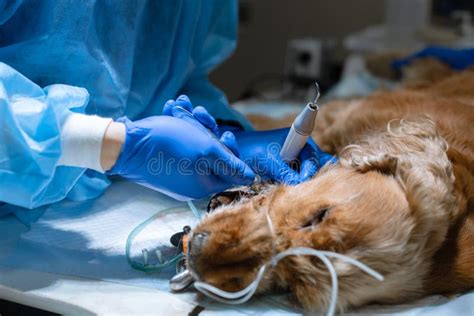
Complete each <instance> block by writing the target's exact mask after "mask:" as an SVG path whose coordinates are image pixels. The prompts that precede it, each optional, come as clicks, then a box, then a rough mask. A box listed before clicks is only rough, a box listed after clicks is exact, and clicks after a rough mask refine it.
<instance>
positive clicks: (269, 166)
mask: <svg viewBox="0 0 474 316" xmlns="http://www.w3.org/2000/svg"><path fill="white" fill-rule="evenodd" d="M288 131H289V128H281V129H275V130H269V131H240V132H234V134H235V137H236V139H237V145H238V148H239V151H240V159H242V160H243V161H245V162H246V163H247V164H248V165H249V166H251V167H252V169H253V170H254V171H255V173H257V174H258V175H260V176H262V177H263V178H264V179H270V180H276V181H278V182H283V183H286V184H290V185H294V184H298V183H301V182H304V181H306V180H309V179H310V178H311V177H312V176H313V175H314V174H316V172H318V170H319V169H320V168H321V167H322V166H324V165H325V164H326V163H327V162H328V161H334V157H333V156H331V155H329V154H327V153H325V152H324V151H322V150H321V149H320V148H319V147H318V145H317V144H316V143H315V142H314V141H313V139H311V138H308V142H307V143H306V145H305V146H304V147H303V149H302V150H301V152H300V154H299V155H298V158H297V159H296V160H297V161H298V162H299V166H300V168H299V171H296V170H294V169H292V168H291V167H290V166H289V165H288V164H286V163H285V162H284V161H283V160H282V158H281V157H280V151H281V148H282V147H283V143H284V142H285V139H286V136H287V135H288Z"/></svg>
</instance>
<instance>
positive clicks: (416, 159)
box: [340, 118, 456, 244]
mask: <svg viewBox="0 0 474 316" xmlns="http://www.w3.org/2000/svg"><path fill="white" fill-rule="evenodd" d="M394 123H397V124H396V126H394V125H395V124H394ZM447 148H448V146H447V142H446V141H445V140H444V139H443V138H442V137H441V135H439V133H438V130H437V128H436V125H435V123H434V122H433V121H431V120H429V119H426V118H423V119H418V120H416V121H404V120H401V121H397V122H391V123H389V125H388V128H387V131H386V132H383V133H380V134H376V135H372V136H369V137H368V138H366V139H365V140H364V141H363V142H361V143H360V144H356V145H350V146H348V147H347V148H345V149H344V150H343V152H342V153H341V159H340V162H341V164H342V165H343V166H345V167H348V168H354V169H356V170H358V171H360V172H368V171H374V170H375V171H379V172H383V173H386V174H388V175H390V176H393V177H394V178H395V179H397V181H398V183H399V184H400V186H401V187H402V189H403V190H404V192H405V194H406V198H407V201H408V203H409V205H410V210H411V212H412V214H413V215H414V216H415V217H416V218H417V221H416V222H417V225H419V227H418V228H419V230H417V231H418V232H419V233H422V234H432V233H433V232H436V233H433V234H432V235H433V238H434V239H437V240H433V243H434V244H440V243H441V242H442V240H444V237H445V234H446V230H447V223H448V222H449V220H450V216H451V215H452V214H453V213H454V210H455V206H456V199H455V195H454V192H453V191H454V175H453V171H452V165H451V162H450V161H449V159H448V157H447V154H446V151H447Z"/></svg>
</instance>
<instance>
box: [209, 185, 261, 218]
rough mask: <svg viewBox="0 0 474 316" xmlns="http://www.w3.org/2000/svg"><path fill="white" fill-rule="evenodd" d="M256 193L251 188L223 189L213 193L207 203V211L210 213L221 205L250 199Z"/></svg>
mask: <svg viewBox="0 0 474 316" xmlns="http://www.w3.org/2000/svg"><path fill="white" fill-rule="evenodd" d="M256 195H258V192H256V191H254V190H251V189H249V190H232V191H224V192H221V193H217V194H214V195H213V196H212V197H211V199H210V200H209V203H208V204H207V212H208V213H211V212H213V211H214V210H215V209H217V208H219V207H221V206H224V205H229V204H231V203H235V202H238V201H242V200H244V199H250V198H252V197H254V196H256Z"/></svg>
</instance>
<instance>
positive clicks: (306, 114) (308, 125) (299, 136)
mask: <svg viewBox="0 0 474 316" xmlns="http://www.w3.org/2000/svg"><path fill="white" fill-rule="evenodd" d="M315 84H316V97H315V98H314V100H313V102H309V103H308V104H306V106H305V107H304V109H303V111H301V113H300V114H299V115H298V116H297V117H296V118H295V120H294V121H293V124H292V125H291V128H290V131H289V132H288V136H286V140H285V143H284V144H283V148H282V149H281V151H280V156H281V158H282V159H283V160H284V161H286V162H291V161H293V160H295V159H296V157H298V154H299V153H300V151H301V149H303V147H304V145H305V144H306V140H307V139H308V137H309V136H310V135H311V133H312V132H313V129H314V122H315V121H316V115H317V114H318V111H319V106H318V104H317V103H316V102H318V99H319V95H320V93H319V85H318V83H317V82H315Z"/></svg>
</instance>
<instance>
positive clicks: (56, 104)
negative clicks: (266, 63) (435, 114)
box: [0, 0, 239, 215]
mask: <svg viewBox="0 0 474 316" xmlns="http://www.w3.org/2000/svg"><path fill="white" fill-rule="evenodd" d="M236 27H237V4H236V1H233V0H230V1H229V0H153V1H143V0H135V1H134V0H121V1H115V0H110V1H107V0H103V1H94V0H84V1H77V0H41V1H37V0H23V1H22V0H20V1H12V0H6V1H4V0H0V126H1V127H0V201H3V202H6V203H8V204H10V205H16V206H20V207H24V208H35V207H39V206H42V205H45V204H50V203H54V202H56V201H59V200H62V199H64V198H66V197H67V198H70V199H74V200H82V199H87V198H92V197H95V196H97V195H99V194H100V193H101V192H102V191H103V190H104V189H105V188H106V187H107V185H108V184H109V182H108V180H107V179H106V177H105V176H104V175H102V174H99V173H97V172H94V171H91V170H84V169H81V168H73V167H64V166H59V167H58V166H57V162H58V159H59V157H60V155H61V146H60V138H59V133H60V127H61V124H62V123H63V122H64V120H65V118H66V117H67V115H69V114H70V113H71V112H79V113H87V114H97V115H100V116H104V117H112V118H117V117H119V116H123V115H126V116H128V117H129V118H131V119H138V118H142V117H146V116H150V115H157V114H160V113H161V110H162V106H163V104H164V103H165V102H166V100H168V99H172V98H175V97H176V96H177V95H179V94H187V95H188V96H190V98H191V100H192V101H193V104H195V105H202V106H205V107H206V108H207V109H209V111H210V112H211V113H212V114H213V115H215V116H217V117H221V118H224V119H236V118H237V119H239V117H238V115H237V114H236V113H235V112H234V111H232V110H231V109H230V108H229V107H228V106H227V100H226V98H225V96H224V94H223V93H222V92H221V91H219V90H218V89H217V88H216V87H214V86H213V85H212V84H211V83H210V82H209V80H208V77H207V75H208V73H209V71H210V70H212V69H213V68H214V67H215V66H216V65H218V64H219V63H221V62H222V61H223V60H224V59H225V58H226V57H227V56H229V55H230V54H231V52H232V50H233V49H234V46H235V37H236ZM1 213H2V212H1V210H0V215H1Z"/></svg>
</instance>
